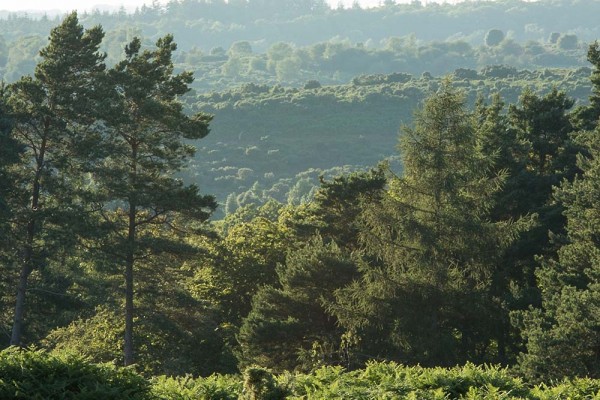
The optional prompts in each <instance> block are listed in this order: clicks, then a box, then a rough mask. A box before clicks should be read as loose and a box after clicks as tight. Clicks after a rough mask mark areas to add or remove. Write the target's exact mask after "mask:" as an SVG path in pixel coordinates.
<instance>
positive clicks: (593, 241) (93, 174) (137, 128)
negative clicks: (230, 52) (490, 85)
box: [0, 13, 600, 383]
mask: <svg viewBox="0 0 600 400" xmlns="http://www.w3.org/2000/svg"><path fill="white" fill-rule="evenodd" d="M102 37H103V31H102V29H101V28H100V27H94V28H90V29H87V30H86V29H84V28H83V27H82V26H81V25H80V24H79V21H78V17H77V15H76V14H75V13H73V14H70V15H69V16H67V17H66V18H65V19H64V21H63V22H62V23H61V24H60V25H59V26H57V27H56V28H54V29H53V30H52V32H51V35H50V40H49V45H48V46H47V47H45V48H44V49H43V50H42V52H41V53H40V62H39V63H38V65H37V66H36V70H35V75H34V76H26V77H23V78H21V79H20V80H18V81H17V82H15V83H13V84H10V85H6V86H5V87H3V90H2V102H1V103H0V105H1V111H2V114H1V116H2V118H1V119H0V127H1V128H2V130H1V131H0V132H1V135H0V140H1V144H2V146H0V149H1V153H0V154H1V155H2V157H1V158H0V163H1V164H0V183H2V184H1V185H0V213H1V214H0V215H1V217H2V218H1V219H0V229H1V232H2V235H0V238H1V241H0V262H1V264H0V266H1V268H2V270H3V274H2V275H3V278H2V281H1V286H0V287H1V288H2V289H1V292H0V294H1V295H0V301H1V302H2V305H3V308H2V309H3V310H4V311H3V312H2V314H1V316H0V317H1V321H2V326H3V330H4V332H5V333H6V334H5V335H3V336H2V337H3V342H2V345H3V346H9V345H30V344H33V345H37V346H40V347H43V348H46V349H48V350H49V351H52V352H57V353H63V352H67V353H68V352H75V353H78V354H82V355H85V356H86V357H89V359H90V360H93V361H96V362H114V363H116V364H125V365H131V364H134V363H135V364H136V365H137V368H138V369H139V370H140V372H142V373H145V374H161V373H162V374H169V375H176V374H184V373H191V374H198V375H209V374H211V373H213V372H235V371H239V369H241V368H245V367H247V366H249V365H253V364H258V365H261V366H264V367H268V368H271V369H272V370H274V371H276V372H282V371H285V370H292V369H295V370H311V369H314V368H317V367H319V366H323V365H341V366H344V367H345V368H347V369H355V368H360V367H363V366H364V365H365V363H366V362H368V361H369V360H391V361H396V362H400V363H404V364H409V365H416V364H419V365H422V366H454V365H456V364H464V363H466V362H474V363H480V364H483V363H495V364H503V365H507V366H511V367H512V368H513V369H514V371H515V372H516V373H518V374H520V375H521V376H523V377H525V378H526V379H527V381H528V382H531V383H536V382H539V381H541V380H547V379H560V378H562V377H564V376H569V377H572V376H590V377H598V376H599V375H600V370H599V369H598V365H599V364H598V353H597V351H596V348H597V345H596V343H597V340H598V337H597V326H598V321H597V318H596V317H595V315H596V314H597V313H596V309H597V298H598V284H597V279H598V272H597V269H598V243H597V236H598V232H597V230H598V223H597V222H598V221H597V219H598V214H599V213H598V210H597V207H598V205H597V201H596V200H597V198H598V193H596V192H597V191H598V179H599V178H598V173H597V172H598V171H597V169H598V165H597V164H598V151H600V150H599V149H600V145H599V143H598V137H599V135H598V129H600V128H599V127H598V123H597V121H598V118H599V117H600V55H599V54H600V45H599V44H597V43H595V44H593V45H592V46H590V48H589V51H588V60H589V61H590V63H591V64H592V67H593V69H592V70H591V72H592V74H591V85H592V94H591V96H590V99H589V104H587V105H579V106H577V107H574V105H575V102H574V100H572V99H571V98H569V97H568V96H567V95H566V93H565V92H562V91H560V90H558V89H555V90H552V91H550V92H548V93H547V94H544V95H538V94H536V93H534V92H533V91H531V90H525V91H523V93H522V94H521V96H520V98H519V100H518V101H517V102H516V103H514V104H509V105H506V104H505V103H504V101H503V100H502V98H501V97H500V96H499V95H496V96H495V97H493V98H492V100H491V101H487V100H484V99H483V98H480V99H479V100H478V101H477V102H476V104H475V106H474V107H473V108H470V107H469V106H467V102H466V98H465V94H464V92H462V91H461V90H460V88H458V87H457V86H456V85H454V84H453V82H452V81H451V80H450V79H447V80H445V81H443V82H442V83H441V84H440V85H439V86H438V88H437V91H436V92H435V93H434V94H433V95H432V96H431V97H430V98H428V99H427V100H426V101H425V102H424V103H423V105H422V107H421V108H420V109H419V110H418V111H417V112H416V114H415V120H414V121H415V122H414V124H413V125H412V126H410V127H404V128H403V129H402V135H401V140H400V143H399V145H398V150H399V153H400V159H401V163H402V172H401V173H399V174H398V173H394V172H393V170H392V169H391V168H389V165H387V164H386V163H382V164H380V165H379V166H377V167H375V168H372V169H371V170H368V171H358V172H354V173H351V174H344V175H340V176H337V177H334V178H325V177H323V178H321V180H320V185H319V188H318V189H317V190H316V192H315V193H314V198H313V199H312V201H309V202H305V203H303V204H300V205H293V204H282V203H279V202H277V201H275V200H272V201H267V202H265V203H264V204H261V205H245V206H243V207H239V208H238V209H236V210H235V212H232V213H230V214H229V215H227V216H226V217H225V218H224V219H222V220H220V221H212V222H210V223H207V222H206V221H207V219H208V218H209V216H210V214H211V212H212V211H213V210H214V209H215V207H216V203H215V201H214V199H213V198H212V197H211V196H206V195H201V194H199V190H198V187H197V186H194V185H190V186H186V185H184V184H183V183H182V182H181V180H179V179H177V178H176V174H177V173H179V172H180V171H181V169H182V168H183V167H184V165H185V164H186V162H187V161H188V160H189V159H190V157H192V155H193V152H194V148H193V146H192V145H191V144H190V143H192V142H191V141H194V140H197V139H201V138H203V137H204V136H205V135H206V134H207V133H208V124H209V122H210V117H209V116H207V115H206V114H202V113H199V114H196V115H193V116H186V115H185V114H184V113H183V104H182V103H181V102H180V101H179V97H180V96H181V95H183V94H184V93H185V92H186V91H187V90H188V89H189V85H190V83H191V80H192V76H191V74H190V73H187V72H182V73H175V72H174V68H173V58H172V55H173V52H174V51H175V49H176V46H175V43H174V42H173V38H172V37H171V36H166V37H163V38H160V39H159V40H158V41H157V42H156V44H155V45H154V46H151V47H148V48H145V47H144V46H143V45H142V41H141V40H140V39H137V38H134V39H133V40H132V41H131V42H130V43H129V45H128V46H127V47H126V48H125V54H124V58H123V60H122V61H120V62H119V63H117V64H116V65H115V66H114V67H111V68H107V67H106V66H105V64H104V54H103V53H101V52H100V51H99V45H100V43H101V40H102ZM134 278H135V279H134ZM9 310H10V311H9Z"/></svg>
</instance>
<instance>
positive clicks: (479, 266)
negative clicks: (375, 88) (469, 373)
mask: <svg viewBox="0 0 600 400" xmlns="http://www.w3.org/2000/svg"><path fill="white" fill-rule="evenodd" d="M400 151H401V154H402V157H403V162H404V171H403V175H402V176H401V177H394V176H392V177H390V180H389V190H388V191H387V192H386V193H385V194H384V195H383V197H382V200H381V202H380V204H371V205H369V206H367V207H366V208H365V210H364V212H363V214H362V228H361V238H362V243H363V245H364V249H365V262H364V263H362V264H361V265H360V266H359V272H360V273H361V274H362V278H361V279H360V281H356V282H354V283H353V284H351V285H349V286H348V287H346V288H345V289H342V290H339V291H338V292H337V304H336V305H333V306H332V307H331V308H332V310H333V312H334V314H335V315H336V316H337V317H338V319H339V320H340V323H341V325H342V326H343V327H345V328H346V329H347V331H348V332H347V336H348V337H354V339H355V340H356V342H357V343H358V346H359V347H358V348H359V349H360V351H361V352H362V353H364V354H367V355H368V357H385V358H392V359H396V360H400V361H402V362H408V363H421V364H425V365H453V364H455V363H457V362H464V361H465V360H473V361H479V362H481V361H490V360H493V359H494V357H496V356H497V354H496V353H495V351H494V350H492V348H495V347H496V346H495V343H496V338H495V335H494V333H493V331H494V330H495V329H496V323H495V318H496V315H494V314H495V311H494V310H495V304H494V299H493V296H492V295H491V292H490V288H491V277H492V275H493V273H494V271H495V269H496V268H497V266H498V261H499V260H500V257H501V255H502V252H503V250H504V249H505V248H506V247H507V246H508V244H510V243H511V242H512V240H513V239H514V238H515V236H516V235H517V234H518V231H519V229H520V228H519V226H518V225H515V224H512V223H510V222H492V221H491V220H490V210H491V206H492V204H493V195H494V194H495V193H497V192H498V190H499V189H500V188H501V187H502V183H503V180H504V175H502V174H501V173H497V174H491V173H490V170H491V168H492V166H493V164H492V161H491V160H489V159H487V158H486V157H485V156H484V155H483V154H482V152H481V150H480V149H479V147H478V141H477V135H476V133H475V119H474V117H473V115H471V114H470V113H468V112H467V110H466V108H465V104H464V97H463V95H462V94H461V93H460V92H458V91H457V90H455V89H454V88H452V85H451V83H450V82H448V81H446V82H445V83H444V85H443V86H442V88H441V89H440V90H439V92H438V93H436V94H435V95H434V96H432V97H431V98H429V99H428V100H427V101H426V102H425V104H424V106H423V109H422V110H420V111H419V112H418V113H417V114H416V119H415V127H414V128H412V129H410V128H406V129H404V134H403V137H402V140H401V143H400Z"/></svg>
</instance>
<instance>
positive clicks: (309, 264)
mask: <svg viewBox="0 0 600 400" xmlns="http://www.w3.org/2000/svg"><path fill="white" fill-rule="evenodd" d="M355 274H356V265H355V261H354V260H353V259H352V257H351V256H350V255H349V254H348V253H346V252H344V251H343V250H341V249H340V248H339V247H338V246H337V245H336V244H335V243H333V242H331V243H329V244H325V243H324V242H323V239H322V238H321V237H319V236H316V237H314V238H312V239H311V240H310V241H308V242H307V243H306V246H305V247H303V248H301V249H298V250H295V251H292V252H290V253H289V254H288V256H287V257H286V260H285V263H284V264H280V265H279V266H278V267H277V276H278V284H277V285H272V286H263V287H261V288H259V289H258V292H257V293H256V294H255V296H254V297H253V299H252V310H251V311H250V313H249V314H248V316H247V317H246V318H245V319H244V321H243V324H242V326H241V328H240V332H239V334H238V341H239V343H240V351H241V355H240V360H241V365H242V366H244V365H249V364H258V365H262V366H266V367H268V368H272V369H274V370H276V371H284V370H292V369H297V368H301V369H310V368H313V367H316V366H318V365H323V364H340V363H343V362H344V361H345V360H344V353H343V349H342V348H341V347H342V343H341V337H342V334H343V330H342V329H341V328H340V327H339V326H338V324H337V320H336V318H335V317H334V316H333V315H331V313H329V312H328V311H327V307H328V304H329V303H331V302H333V301H334V293H335V290H336V289H339V288H341V287H344V286H345V285H347V284H349V283H350V282H351V281H352V279H353V278H354V277H355Z"/></svg>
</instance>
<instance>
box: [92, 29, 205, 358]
mask: <svg viewBox="0 0 600 400" xmlns="http://www.w3.org/2000/svg"><path fill="white" fill-rule="evenodd" d="M141 47H142V45H141V41H140V39H138V38H135V39H133V40H132V41H131V43H129V45H127V46H126V48H125V53H126V54H125V59H124V60H123V61H121V62H119V63H118V64H117V65H116V66H115V67H114V68H113V69H112V70H111V71H109V77H110V84H111V85H112V87H113V88H114V89H115V90H114V93H113V97H112V104H111V106H110V113H109V116H107V117H106V118H105V119H104V120H103V124H104V125H105V129H106V132H105V137H104V141H103V146H105V154H107V157H106V158H105V159H104V160H103V163H102V164H101V165H99V166H98V169H97V170H96V171H95V175H94V177H95V185H96V186H97V195H98V201H99V202H102V203H103V204H104V207H103V212H102V218H103V219H104V226H103V228H104V229H105V230H106V232H107V236H106V238H107V239H106V241H105V242H104V243H103V249H104V250H105V252H106V254H108V255H109V256H110V257H111V259H112V260H113V262H116V263H118V264H119V265H122V266H123V268H124V272H125V274H124V275H125V345H124V361H125V365H130V364H132V363H133V362H134V344H133V321H134V293H135V289H134V271H135V269H136V268H138V267H139V268H142V266H143V265H148V264H149V261H148V259H149V258H150V257H152V256H155V255H157V254H160V253H180V254H186V253H189V252H190V251H192V250H193V249H192V248H191V246H189V245H187V244H186V242H185V240H183V237H182V236H181V235H182V234H183V233H184V232H185V229H186V226H188V225H189V223H192V222H202V221H205V220H206V219H207V218H208V217H209V215H210V213H211V212H212V211H213V210H214V209H215V208H216V203H215V201H214V199H213V198H212V197H211V196H202V195H200V194H199V192H198V188H197V187H196V186H194V185H190V186H186V185H184V184H183V182H182V181H181V180H179V179H176V178H175V176H174V174H175V173H176V172H177V171H179V170H180V169H181V167H182V166H184V164H185V162H186V161H187V160H188V159H189V158H190V157H191V156H192V155H193V154H194V151H195V148H194V146H192V145H190V144H187V142H186V140H195V139H200V138H202V137H204V136H205V135H206V134H208V123H209V121H210V117H208V116H206V115H203V114H197V115H194V116H192V117H188V116H186V115H185V114H184V113H183V106H182V103H181V101H180V100H179V96H181V95H183V94H185V93H186V92H188V91H189V84H190V83H191V82H192V80H193V78H192V75H191V73H189V72H182V73H180V74H174V72H173V62H172V54H173V52H174V51H175V49H176V47H177V46H176V44H175V43H174V42H173V37H172V36H169V35H168V36H165V37H163V38H161V39H159V40H158V41H157V42H156V48H155V49H153V50H142V49H141ZM178 218H179V219H178Z"/></svg>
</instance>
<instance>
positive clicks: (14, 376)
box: [0, 347, 150, 400]
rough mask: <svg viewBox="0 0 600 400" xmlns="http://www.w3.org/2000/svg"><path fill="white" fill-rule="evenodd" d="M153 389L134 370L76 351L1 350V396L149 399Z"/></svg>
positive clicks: (16, 397) (5, 397)
mask: <svg viewBox="0 0 600 400" xmlns="http://www.w3.org/2000/svg"><path fill="white" fill-rule="evenodd" d="M149 388H150V386H149V384H148V382H147V381H146V380H145V379H144V378H143V377H141V376H140V375H138V374H136V373H135V372H134V371H133V370H132V369H128V368H116V367H114V366H112V365H109V364H91V363H89V362H87V360H86V359H84V358H83V357H80V356H76V355H73V354H68V353H63V354H51V353H48V352H46V351H43V350H33V349H29V350H22V349H18V348H16V347H10V348H8V349H6V350H4V351H2V352H0V399H27V400H30V399H40V400H41V399H104V400H106V399H146V398H148V397H149Z"/></svg>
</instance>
